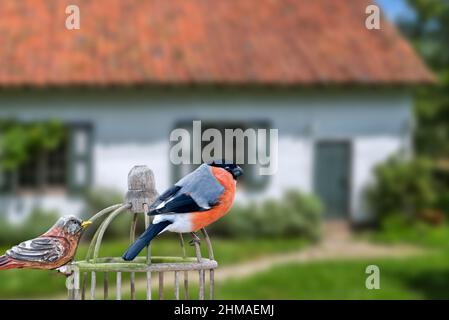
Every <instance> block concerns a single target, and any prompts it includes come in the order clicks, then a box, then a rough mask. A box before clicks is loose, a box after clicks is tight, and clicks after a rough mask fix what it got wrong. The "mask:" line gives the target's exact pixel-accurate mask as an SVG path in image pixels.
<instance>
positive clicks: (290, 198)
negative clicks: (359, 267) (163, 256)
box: [208, 191, 322, 240]
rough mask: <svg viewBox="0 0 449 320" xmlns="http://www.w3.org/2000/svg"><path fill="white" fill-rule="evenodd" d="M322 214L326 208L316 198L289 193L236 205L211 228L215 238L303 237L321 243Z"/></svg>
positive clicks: (293, 192)
mask: <svg viewBox="0 0 449 320" xmlns="http://www.w3.org/2000/svg"><path fill="white" fill-rule="evenodd" d="M321 214H322V206H321V203H320V201H319V200H318V199H317V198H316V197H314V196H311V195H305V194H302V193H299V192H295V191H289V192H287V193H286V194H285V195H284V196H283V197H282V198H281V199H279V200H271V199H270V200H265V201H264V202H262V203H259V204H255V203H250V204H248V205H246V206H242V205H235V206H234V207H233V208H232V210H231V212H230V213H229V214H228V215H226V216H225V217H223V218H222V219H221V220H220V221H218V222H216V223H214V224H213V225H211V226H210V227H209V228H208V229H210V233H212V234H214V235H221V236H227V237H293V236H295V237H297V236H301V237H304V238H307V239H310V240H318V239H319V238H320V236H321Z"/></svg>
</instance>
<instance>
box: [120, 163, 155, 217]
mask: <svg viewBox="0 0 449 320" xmlns="http://www.w3.org/2000/svg"><path fill="white" fill-rule="evenodd" d="M158 196H159V194H158V193H157V190H156V184H155V182H154V174H153V171H151V169H150V168H148V167H147V166H134V167H133V168H132V169H131V171H130V172H129V174H128V192H127V193H126V196H125V201H126V203H130V204H131V209H130V211H131V212H134V213H139V212H145V209H144V205H147V206H149V205H151V204H152V203H153V202H154V201H155V200H156V198H157V197H158Z"/></svg>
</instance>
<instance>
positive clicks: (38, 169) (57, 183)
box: [16, 139, 68, 191]
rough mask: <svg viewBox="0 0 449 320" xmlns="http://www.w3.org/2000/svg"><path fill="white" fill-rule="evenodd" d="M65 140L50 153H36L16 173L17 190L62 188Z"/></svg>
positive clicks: (63, 181) (64, 181) (65, 165)
mask: <svg viewBox="0 0 449 320" xmlns="http://www.w3.org/2000/svg"><path fill="white" fill-rule="evenodd" d="M67 167H68V161H67V139H64V140H63V141H62V143H61V144H60V145H59V146H58V147H57V148H56V149H55V150H51V151H44V152H36V154H35V155H34V156H32V157H30V160H29V161H27V162H26V163H25V164H24V165H22V166H21V167H20V168H19V169H18V170H17V172H16V174H17V188H18V190H19V191H20V190H28V189H32V190H47V189H52V188H54V189H57V188H60V189H62V188H64V187H65V185H66V180H67V179H66V173H67Z"/></svg>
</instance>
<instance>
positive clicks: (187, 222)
mask: <svg viewBox="0 0 449 320" xmlns="http://www.w3.org/2000/svg"><path fill="white" fill-rule="evenodd" d="M242 174H243V170H242V169H241V168H240V167H239V166H238V165H236V164H233V163H231V162H229V161H224V160H223V161H222V160H218V161H214V162H212V163H209V164H202V165H201V166H199V167H198V168H197V169H196V170H195V171H193V172H191V173H190V174H188V175H187V176H185V177H184V178H182V179H181V180H179V181H178V182H177V183H176V184H175V185H174V186H172V187H171V188H169V189H168V190H166V191H165V192H164V193H163V194H162V195H160V196H159V198H158V199H156V201H155V202H154V203H153V204H152V205H151V206H150V208H149V212H148V215H150V216H156V217H155V218H154V219H153V222H152V224H151V225H150V226H149V227H148V229H147V230H146V231H145V232H144V233H142V235H141V236H140V237H139V238H138V239H137V240H136V241H135V242H134V243H133V244H132V245H131V246H130V247H129V248H128V250H127V251H126V252H125V253H124V255H123V259H124V260H126V261H131V260H134V258H135V257H136V256H137V255H138V254H139V253H140V252H141V251H142V249H143V248H145V247H146V246H147V245H148V244H149V243H150V241H151V240H152V239H153V238H154V237H156V236H157V235H158V234H160V233H162V232H164V231H171V232H177V233H187V232H190V233H192V236H193V238H194V241H199V238H198V236H197V235H196V234H195V232H196V231H198V230H200V229H201V228H204V227H206V226H208V225H210V224H211V223H213V222H215V221H216V220H218V219H219V218H221V217H222V216H224V215H225V214H226V213H228V211H229V210H230V209H231V207H232V204H233V202H234V196H235V190H236V182H237V178H238V177H240V176H241V175H242Z"/></svg>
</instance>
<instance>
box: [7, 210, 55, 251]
mask: <svg viewBox="0 0 449 320" xmlns="http://www.w3.org/2000/svg"><path fill="white" fill-rule="evenodd" d="M59 217H60V214H58V212H56V211H47V210H43V209H34V210H33V211H32V212H31V214H30V215H29V216H28V217H27V218H26V219H25V220H24V221H22V222H20V223H18V224H14V223H11V222H9V221H8V220H7V219H6V218H5V217H3V218H1V219H0V243H1V244H4V245H16V244H18V243H20V242H22V241H25V240H29V239H32V238H35V237H37V236H39V235H41V234H42V233H44V232H45V231H47V230H48V229H50V227H51V226H53V224H55V222H56V221H57V220H58V218H59Z"/></svg>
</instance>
